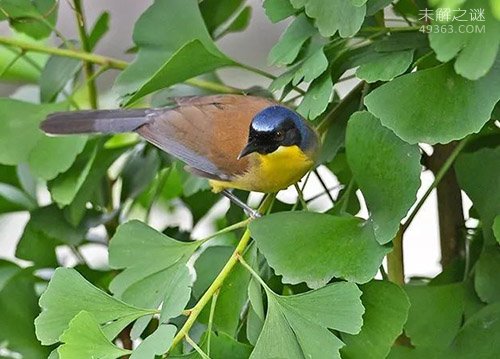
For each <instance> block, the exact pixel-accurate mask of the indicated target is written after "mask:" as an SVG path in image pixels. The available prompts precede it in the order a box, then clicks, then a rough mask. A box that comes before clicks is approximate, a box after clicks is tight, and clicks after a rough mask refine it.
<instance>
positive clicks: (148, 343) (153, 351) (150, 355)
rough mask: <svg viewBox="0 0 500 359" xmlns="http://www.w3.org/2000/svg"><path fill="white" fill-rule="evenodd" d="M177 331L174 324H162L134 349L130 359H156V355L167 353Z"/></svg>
mask: <svg viewBox="0 0 500 359" xmlns="http://www.w3.org/2000/svg"><path fill="white" fill-rule="evenodd" d="M175 332H176V328H175V326H173V325H170V324H169V325H166V324H162V325H160V326H159V327H158V329H156V330H155V331H154V332H153V334H151V335H149V336H148V337H147V338H146V339H144V340H143V341H142V343H141V344H139V346H138V347H137V348H136V349H134V351H133V352H132V355H131V356H130V359H154V358H155V357H156V355H161V354H164V353H166V352H167V350H168V349H169V348H170V346H171V345H172V342H173V341H174V335H175Z"/></svg>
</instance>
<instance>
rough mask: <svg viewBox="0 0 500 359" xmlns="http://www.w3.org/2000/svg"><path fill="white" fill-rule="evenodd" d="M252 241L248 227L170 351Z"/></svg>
mask: <svg viewBox="0 0 500 359" xmlns="http://www.w3.org/2000/svg"><path fill="white" fill-rule="evenodd" d="M273 199H274V196H273V195H268V196H267V197H266V199H265V200H264V202H263V204H262V206H261V207H260V208H259V212H260V213H265V212H266V211H267V209H268V208H269V207H270V206H271V204H272V202H273ZM250 239H251V238H250V230H249V229H248V227H247V229H246V230H245V233H243V236H242V237H241V239H240V241H239V243H238V245H237V246H236V249H235V250H234V252H233V254H232V255H231V257H230V258H229V260H228V261H227V262H226V264H225V265H224V267H223V268H222V270H221V271H220V273H219V274H218V275H217V277H216V278H215V279H214V281H213V282H212V284H211V285H210V287H208V289H207V290H206V292H205V293H204V294H203V295H202V297H201V298H200V300H199V301H198V303H196V305H195V306H194V307H193V308H192V309H191V311H190V313H189V316H188V319H187V320H186V322H185V323H184V325H183V326H182V328H181V329H180V330H179V332H178V333H177V335H176V336H175V337H174V340H173V342H172V345H171V347H170V350H171V349H172V348H174V347H175V346H176V345H177V344H179V343H180V342H181V340H182V339H183V338H184V337H186V336H187V335H188V333H189V330H190V329H191V327H192V326H193V324H194V323H195V321H196V319H197V318H198V316H199V315H200V313H201V311H202V310H203V308H204V307H205V305H207V303H208V302H209V301H210V300H211V298H212V296H213V295H214V294H215V293H216V292H217V291H218V290H219V289H220V287H222V285H223V284H224V280H225V279H226V278H227V276H228V275H229V273H231V271H232V269H233V268H234V266H235V265H236V263H238V258H239V257H240V256H241V255H242V254H243V252H244V251H245V249H246V247H247V246H248V243H249V242H250ZM167 355H168V353H167Z"/></svg>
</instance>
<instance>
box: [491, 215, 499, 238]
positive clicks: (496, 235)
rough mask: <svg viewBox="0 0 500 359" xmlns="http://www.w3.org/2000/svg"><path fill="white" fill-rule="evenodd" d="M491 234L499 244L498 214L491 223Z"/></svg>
mask: <svg viewBox="0 0 500 359" xmlns="http://www.w3.org/2000/svg"><path fill="white" fill-rule="evenodd" d="M493 233H494V234H495V238H496V239H497V242H498V243H500V214H499V215H498V216H496V217H495V220H494V221H493Z"/></svg>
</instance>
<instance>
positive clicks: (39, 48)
mask: <svg viewBox="0 0 500 359" xmlns="http://www.w3.org/2000/svg"><path fill="white" fill-rule="evenodd" d="M0 44H4V45H7V46H14V47H17V48H20V49H22V50H26V51H32V52H38V53H42V54H49V55H56V56H62V57H69V58H73V59H78V60H82V61H87V62H91V63H94V64H97V65H102V66H108V67H110V68H113V69H117V70H124V69H125V68H126V67H127V66H128V63H127V62H126V61H121V60H118V59H113V58H111V57H107V56H102V55H97V54H92V53H88V52H83V51H78V50H71V49H61V48H58V47H51V46H45V45H42V44H38V43H31V42H25V41H22V40H18V39H15V38H11V37H5V36H0Z"/></svg>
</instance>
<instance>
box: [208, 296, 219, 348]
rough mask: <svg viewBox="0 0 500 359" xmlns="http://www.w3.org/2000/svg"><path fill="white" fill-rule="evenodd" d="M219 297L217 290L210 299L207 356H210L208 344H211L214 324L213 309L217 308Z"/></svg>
mask: <svg viewBox="0 0 500 359" xmlns="http://www.w3.org/2000/svg"><path fill="white" fill-rule="evenodd" d="M218 297H219V291H218V290H217V291H216V292H215V293H214V295H213V297H212V303H211V304H210V314H209V316H208V328H207V332H208V334H207V355H208V356H210V344H211V339H212V327H213V324H214V314H215V307H216V306H217V298H218Z"/></svg>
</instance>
